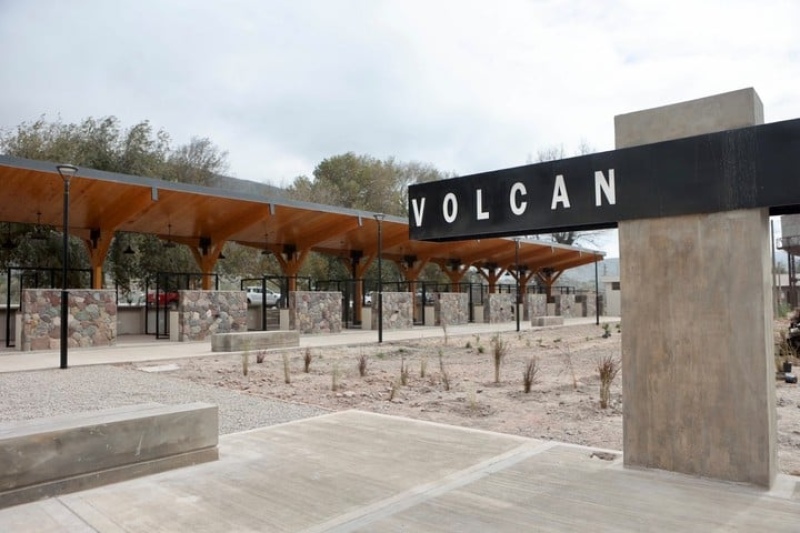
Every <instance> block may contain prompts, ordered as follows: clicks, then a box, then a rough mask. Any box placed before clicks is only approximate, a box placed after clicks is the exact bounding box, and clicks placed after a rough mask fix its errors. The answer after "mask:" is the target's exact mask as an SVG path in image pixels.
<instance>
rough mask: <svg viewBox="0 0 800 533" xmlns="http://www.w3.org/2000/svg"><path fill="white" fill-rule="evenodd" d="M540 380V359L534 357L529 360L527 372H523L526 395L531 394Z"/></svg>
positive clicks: (523, 385) (526, 367)
mask: <svg viewBox="0 0 800 533" xmlns="http://www.w3.org/2000/svg"><path fill="white" fill-rule="evenodd" d="M538 379H539V359H538V358H537V357H536V356H535V355H534V356H533V357H531V358H530V359H529V360H528V364H527V365H526V366H525V370H523V371H522V390H523V391H524V392H525V394H528V393H530V392H531V387H532V386H533V385H534V384H536V382H537V381H538Z"/></svg>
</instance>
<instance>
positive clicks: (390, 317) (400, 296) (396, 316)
mask: <svg viewBox="0 0 800 533" xmlns="http://www.w3.org/2000/svg"><path fill="white" fill-rule="evenodd" d="M412 305H413V304H412V298H411V293H410V292H386V291H384V292H383V329H384V330H392V329H411V328H412V327H413V325H414V309H413V307H412ZM372 309H373V313H372V329H374V330H377V329H378V293H377V292H373V293H372Z"/></svg>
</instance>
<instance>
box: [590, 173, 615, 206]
mask: <svg viewBox="0 0 800 533" xmlns="http://www.w3.org/2000/svg"><path fill="white" fill-rule="evenodd" d="M601 191H602V192H603V194H604V195H605V197H606V201H608V204H609V205H616V203H617V190H616V188H615V187H614V169H613V168H609V169H608V180H606V177H605V176H604V175H603V172H602V171H600V170H597V171H595V173H594V205H596V206H597V207H600V204H601V203H603V202H602V199H601V198H600V192H601Z"/></svg>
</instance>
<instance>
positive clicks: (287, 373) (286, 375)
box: [283, 352, 292, 385]
mask: <svg viewBox="0 0 800 533" xmlns="http://www.w3.org/2000/svg"><path fill="white" fill-rule="evenodd" d="M283 382H284V383H286V384H287V385H288V384H289V383H291V382H292V375H291V372H290V371H289V354H288V353H286V352H283Z"/></svg>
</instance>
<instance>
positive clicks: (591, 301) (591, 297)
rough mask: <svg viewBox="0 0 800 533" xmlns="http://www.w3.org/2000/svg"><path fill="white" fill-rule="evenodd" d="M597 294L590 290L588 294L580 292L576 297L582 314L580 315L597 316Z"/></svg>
mask: <svg viewBox="0 0 800 533" xmlns="http://www.w3.org/2000/svg"><path fill="white" fill-rule="evenodd" d="M596 296H597V294H596V293H594V292H588V293H586V294H579V295H577V296H576V297H575V302H576V303H577V304H578V306H579V308H580V310H581V313H582V314H581V315H580V316H595V315H596V314H597V311H596V310H597V297H596Z"/></svg>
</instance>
